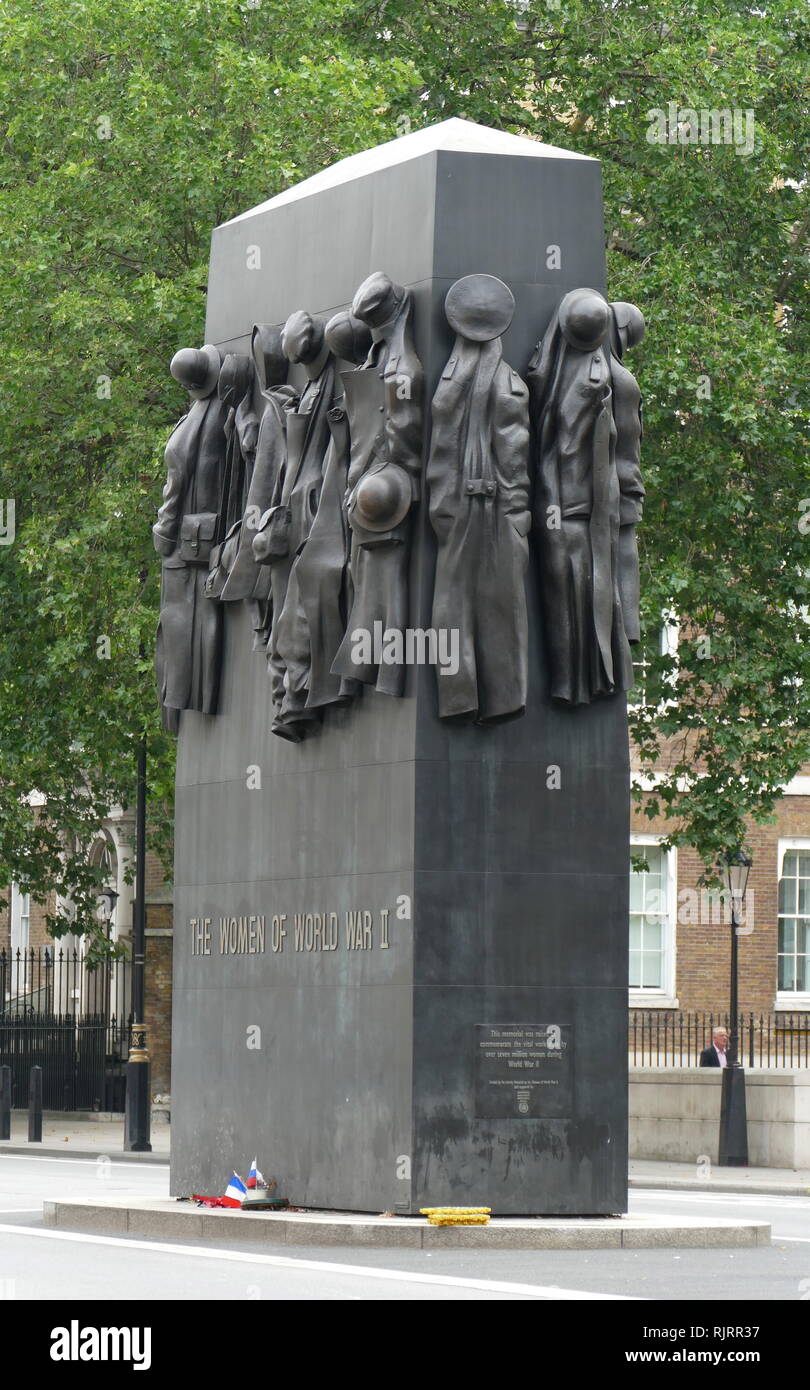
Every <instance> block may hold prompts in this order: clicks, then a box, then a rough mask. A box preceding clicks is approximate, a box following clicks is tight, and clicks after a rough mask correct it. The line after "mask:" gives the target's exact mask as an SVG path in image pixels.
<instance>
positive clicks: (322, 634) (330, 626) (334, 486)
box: [294, 311, 371, 709]
mask: <svg viewBox="0 0 810 1390" xmlns="http://www.w3.org/2000/svg"><path fill="white" fill-rule="evenodd" d="M324 336H325V339H326V343H327V345H328V347H329V349H330V350H331V352H332V353H333V354H334V357H335V358H336V359H341V360H343V361H345V362H353V363H354V364H355V366H359V364H360V363H361V362H363V361H364V360H365V358H366V357H367V355H368V352H369V349H370V348H371V333H370V331H369V329H368V327H367V326H366V324H364V323H361V321H360V320H359V319H356V318H353V317H352V315H351V314H349V313H346V312H345V311H344V312H341V313H339V314H335V316H334V317H333V318H331V319H330V320H329V322H328V323H327V325H326V329H325V335H324ZM327 421H328V424H329V432H330V442H329V447H328V449H327V452H326V457H325V461H324V467H323V485H322V487H321V495H320V500H319V502H318V510H317V513H316V515H315V519H314V521H313V523H312V528H311V530H310V533H309V537H308V539H307V542H306V544H305V546H304V548H303V550H302V551H301V553H300V555H299V556H298V559H297V560H296V561H295V565H294V571H295V580H296V582H297V585H298V592H299V595H300V599H301V604H302V607H303V610H304V614H305V617H306V630H307V636H308V641H309V674H308V680H307V691H308V693H307V702H306V708H307V709H321V708H323V707H324V706H326V705H330V704H336V703H341V704H343V703H346V702H347V701H348V700H350V699H351V698H352V696H353V695H355V694H356V693H357V690H358V688H359V686H358V682H357V681H356V680H354V679H351V678H348V677H346V676H340V675H336V674H334V673H333V671H332V663H333V661H334V659H335V656H336V654H337V650H338V647H339V646H340V643H341V641H342V640H343V634H344V632H345V631H346V617H347V614H348V611H349V606H350V601H351V578H350V575H349V568H348V566H349V553H350V531H349V524H348V518H347V515H346V509H345V506H344V503H345V495H346V486H347V476H348V468H349V427H348V421H347V418H346V410H345V406H344V402H343V398H342V397H341V398H339V399H338V400H337V401H336V402H335V404H334V405H333V406H332V407H331V408H330V409H329V410H328V411H327Z"/></svg>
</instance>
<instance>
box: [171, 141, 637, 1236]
mask: <svg viewBox="0 0 810 1390" xmlns="http://www.w3.org/2000/svg"><path fill="white" fill-rule="evenodd" d="M643 326H644V325H643V319H642V317H641V314H640V313H639V311H638V310H637V309H635V307H634V306H632V305H627V304H621V303H615V304H612V305H611V304H610V303H609V302H608V300H607V297H606V294H605V266H604V229H603V220H602V199H601V187H600V171H599V164H598V162H597V161H595V160H592V159H588V158H585V157H583V156H581V155H577V154H573V153H570V152H567V151H565V150H562V149H556V148H552V147H549V146H545V145H541V144H538V143H536V142H534V141H532V140H528V139H524V138H521V137H517V136H512V135H506V134H501V133H498V132H496V131H493V130H490V129H486V128H484V127H481V126H477V125H474V124H472V123H470V122H467V121H462V120H449V121H445V122H442V123H441V124H439V125H436V126H432V127H428V128H426V129H423V130H420V131H417V132H415V133H413V134H410V135H406V136H403V137H402V138H400V139H398V140H395V141H392V142H391V143H389V144H386V145H382V146H380V147H379V148H377V149H374V150H370V151H367V152H366V153H364V154H361V155H356V156H352V157H351V158H349V159H345V160H343V161H341V162H340V163H339V164H336V165H335V166H333V167H332V168H330V169H327V170H325V171H323V172H322V173H320V174H317V175H316V176H315V177H314V178H311V179H308V180H306V181H305V182H304V183H302V184H299V185H298V186H297V187H294V188H291V189H289V190H287V191H286V192H284V193H281V194H279V195H278V196H276V197H274V198H272V199H270V201H269V202H267V203H265V204H263V205H262V206H260V207H257V208H254V209H252V210H251V211H249V212H246V213H244V214H243V215H242V216H239V217H236V218H234V219H233V220H232V221H230V222H228V223H225V224H224V225H223V226H221V227H218V228H216V230H215V231H214V234H213V241H212V251H211V268H210V283H209V295H208V317H207V322H206V331H205V338H206V345H205V347H204V348H202V349H199V348H194V349H189V348H186V349H184V350H183V351H182V352H181V353H179V354H178V357H177V358H176V359H175V362H174V363H173V366H172V370H173V372H174V374H175V376H176V377H177V379H178V381H179V382H180V383H181V384H182V385H183V386H185V387H186V389H187V391H188V392H189V393H190V394H191V396H192V400H193V401H194V404H193V405H192V408H191V411H190V413H189V415H188V416H187V417H185V423H183V424H181V425H180V426H178V428H177V430H176V431H175V434H174V435H173V436H172V440H171V441H170V445H169V449H168V450H167V459H168V466H169V481H168V483H167V492H166V497H167V500H166V502H164V506H163V508H162V509H161V513H160V517H159V520H158V523H157V525H156V528H155V543H156V547H157V548H158V549H159V551H160V553H161V556H162V560H163V565H164V575H165V576H169V575H171V574H174V575H175V576H176V578H175V579H172V582H171V584H170V585H169V587H168V588H167V589H165V593H164V608H163V610H162V615H161V627H160V640H159V645H158V674H159V686H160V698H161V702H162V707H163V710H164V722H165V723H166V726H167V727H169V728H176V729H177V730H178V763H177V811H176V864H175V966H174V1020H173V1049H174V1051H173V1082H172V1092H173V1103H172V1111H173V1114H172V1120H173V1134H172V1191H173V1193H175V1194H176V1195H186V1194H189V1193H191V1192H192V1191H195V1192H200V1191H216V1190H219V1188H218V1185H219V1184H221V1183H222V1182H223V1180H224V1178H225V1177H227V1175H228V1174H229V1173H230V1171H231V1170H232V1169H233V1168H240V1166H241V1167H244V1166H245V1165H246V1163H247V1161H248V1160H249V1159H250V1158H251V1157H252V1156H253V1155H254V1154H258V1155H259V1160H260V1165H261V1167H262V1168H263V1170H264V1172H265V1174H267V1175H268V1176H270V1175H272V1176H273V1178H275V1179H276V1181H277V1183H278V1187H279V1191H280V1192H281V1193H283V1194H284V1195H286V1196H287V1197H288V1198H289V1199H290V1201H292V1202H293V1203H294V1204H295V1205H297V1206H303V1207H315V1208H332V1209H344V1210H355V1211H395V1212H398V1213H410V1214H415V1213H418V1212H419V1210H420V1208H422V1207H425V1206H435V1205H464V1206H466V1205H476V1206H488V1207H491V1208H492V1210H493V1212H495V1213H504V1214H505V1213H528V1214H547V1215H556V1214H604V1213H609V1212H621V1211H623V1210H624V1209H625V1207H626V1172H627V956H628V952H627V944H628V943H627V923H628V840H629V834H628V831H629V769H628V739H627V715H626V697H625V691H626V690H627V688H628V687H629V685H630V684H631V682H632V662H631V658H630V652H631V644H632V643H633V642H635V641H637V640H638V613H637V602H638V559H637V552H636V547H635V524H636V522H637V521H638V520H639V518H640V515H641V505H642V501H643V495H644V489H643V486H642V483H641V474H640V471H639V457H638V455H639V440H640V435H641V418H640V397H639V393H638V387H637V385H636V383H635V379H634V378H633V377H632V375H631V373H630V371H629V370H628V367H627V365H626V363H625V361H624V356H625V353H626V351H628V350H629V349H632V347H633V345H634V344H635V343H637V342H638V341H639V339H640V337H641V335H642V333H643ZM217 487H218V488H219V494H218V497H215V496H214V493H215V491H216V488H217ZM195 547H196V549H195ZM166 582H167V583H168V577H167V579H166ZM178 585H179V586H180V587H179V588H178V587H177V586H178ZM172 586H173V587H172ZM206 607H207V608H208V609H209V610H210V611H208V612H206Z"/></svg>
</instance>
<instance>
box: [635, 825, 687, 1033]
mask: <svg viewBox="0 0 810 1390" xmlns="http://www.w3.org/2000/svg"><path fill="white" fill-rule="evenodd" d="M630 856H631V858H630V1005H631V1007H633V1008H642V1009H643V1008H665V1009H675V1008H677V1007H678V1000H677V999H676V998H675V948H676V926H677V920H678V912H677V901H678V866H677V850H674V849H669V850H665V849H662V847H661V836H659V835H637V834H636V835H632V836H631V838H630ZM634 859H644V860H646V864H647V867H646V869H645V870H644V871H643V872H641V873H640V872H638V871H637V870H636V869H635V868H634V867H633V860H634Z"/></svg>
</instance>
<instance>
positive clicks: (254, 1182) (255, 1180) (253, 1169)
mask: <svg viewBox="0 0 810 1390" xmlns="http://www.w3.org/2000/svg"><path fill="white" fill-rule="evenodd" d="M257 1162H258V1160H257V1159H255V1158H254V1160H253V1162H252V1163H251V1165H250V1172H249V1173H248V1179H247V1185H248V1187H249V1188H251V1189H252V1188H255V1187H266V1186H267V1183H266V1182H265V1180H264V1178H263V1177H262V1175H261V1173H260V1172H259V1170H258V1168H257V1166H256V1164H257Z"/></svg>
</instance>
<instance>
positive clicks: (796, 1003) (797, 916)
mask: <svg viewBox="0 0 810 1390" xmlns="http://www.w3.org/2000/svg"><path fill="white" fill-rule="evenodd" d="M778 874H779V901H778V904H777V947H776V950H777V957H776V960H777V966H776V1007H777V1009H780V1008H781V1009H810V840H803V839H789V840H780V841H779V847H778Z"/></svg>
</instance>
